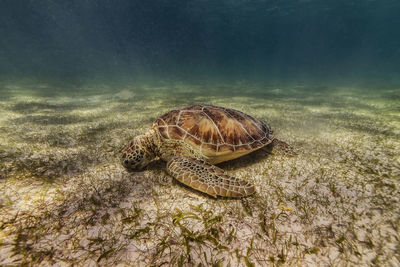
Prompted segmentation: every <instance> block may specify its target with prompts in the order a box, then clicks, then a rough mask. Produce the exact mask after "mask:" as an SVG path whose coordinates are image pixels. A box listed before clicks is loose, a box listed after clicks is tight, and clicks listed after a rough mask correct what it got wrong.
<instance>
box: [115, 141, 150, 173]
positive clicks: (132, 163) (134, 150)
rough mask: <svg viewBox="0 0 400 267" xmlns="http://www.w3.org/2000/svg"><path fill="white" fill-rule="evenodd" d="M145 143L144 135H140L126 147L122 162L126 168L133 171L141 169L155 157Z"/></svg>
mask: <svg viewBox="0 0 400 267" xmlns="http://www.w3.org/2000/svg"><path fill="white" fill-rule="evenodd" d="M145 143H146V142H144V141H143V136H141V135H139V136H136V137H135V138H134V139H133V140H132V141H130V142H129V144H128V145H127V146H126V147H125V148H124V150H123V152H122V157H121V162H122V165H123V166H124V167H125V168H127V169H128V170H131V171H139V170H141V169H143V168H144V167H146V165H147V164H149V163H150V162H151V161H152V160H153V159H154V155H153V154H152V153H151V152H150V151H149V149H148V148H147V146H146V145H145Z"/></svg>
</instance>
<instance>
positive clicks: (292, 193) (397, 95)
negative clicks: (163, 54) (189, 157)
mask: <svg viewBox="0 0 400 267" xmlns="http://www.w3.org/2000/svg"><path fill="white" fill-rule="evenodd" d="M0 93H1V94H0V265H1V266H8V265H10V266H13V265H23V264H27V265H39V264H40V265H43V266H48V265H57V266H64V265H65V266H67V265H71V264H75V265H81V266H95V265H96V264H100V265H103V266H113V265H117V264H119V265H118V266H124V265H126V266H161V265H168V264H171V265H178V266H186V265H187V266H192V265H196V266H200V265H203V266H208V265H212V264H214V265H217V266H238V265H243V266H246V265H247V266H253V264H254V265H255V266H266V265H267V266H268V265H271V266H272V265H280V264H284V265H288V266H292V265H293V266H299V265H300V266H304V265H320V266H326V265H334V266H349V265H352V266H355V265H376V266H382V265H389V266H390V265H391V266H399V265H400V252H399V251H400V245H399V242H400V234H399V233H400V205H399V203H400V190H399V189H400V90H399V89H398V88H394V89H393V88H392V89H388V88H382V89H381V88H380V89H379V90H371V89H368V90H367V89H362V88H361V89H356V88H350V87H339V86H329V87H321V86H307V85H293V86H286V87H285V88H280V87H277V86H266V85H260V84H252V85H248V84H245V83H235V84H222V83H221V84H215V85H207V86H205V85H199V84H183V83H175V84H173V83H166V84H159V85H147V86H146V85H145V84H141V85H126V84H125V85H121V84H119V85H118V84H114V85H109V86H105V85H102V86H99V85H97V86H96V85H90V84H88V85H85V84H82V85H81V86H71V87H68V86H65V85H59V86H54V85H49V84H45V83H37V82H32V83H29V82H18V83H16V82H15V83H10V82H3V83H1V84H0ZM195 103H209V104H213V105H221V106H225V107H230V108H234V109H238V110H241V111H244V112H246V113H248V114H250V115H253V116H255V117H257V118H259V119H261V120H264V121H266V122H268V123H269V124H270V125H271V126H272V128H273V129H274V130H275V133H276V136H277V137H279V138H280V139H282V140H285V141H286V142H288V143H290V144H291V145H292V146H294V147H295V148H296V150H297V153H298V155H297V156H295V157H287V156H285V155H282V154H279V153H271V151H268V150H267V149H263V150H260V151H258V152H255V153H253V154H250V155H248V156H246V157H243V158H240V159H237V160H234V161H231V162H226V163H223V164H221V165H220V166H221V167H222V168H224V169H225V170H227V172H228V173H229V174H231V175H233V176H236V177H240V178H241V179H245V180H248V181H250V182H252V183H254V184H255V186H256V188H257V193H256V194H255V195H253V196H251V197H248V198H245V199H242V200H235V199H217V200H216V199H212V198H209V197H207V196H205V195H202V194H199V193H196V192H194V191H192V190H189V189H187V188H186V187H183V186H181V185H180V184H178V183H177V182H175V181H174V180H172V179H171V178H170V177H168V176H167V175H166V173H165V172H164V163H162V162H155V163H154V164H151V165H150V166H149V167H148V168H147V169H146V170H145V171H143V172H138V173H128V172H126V171H125V170H124V169H123V167H122V166H121V165H120V163H119V154H120V151H121V149H122V148H123V146H124V145H125V144H126V143H127V142H128V141H129V140H130V139H131V138H132V137H134V136H135V135H137V134H139V133H142V132H144V131H145V130H146V129H147V128H148V127H149V126H150V125H151V123H152V121H153V120H154V119H155V118H157V117H158V116H159V115H161V114H163V113H164V112H166V111H168V110H170V109H173V108H177V107H181V106H185V105H190V104H195Z"/></svg>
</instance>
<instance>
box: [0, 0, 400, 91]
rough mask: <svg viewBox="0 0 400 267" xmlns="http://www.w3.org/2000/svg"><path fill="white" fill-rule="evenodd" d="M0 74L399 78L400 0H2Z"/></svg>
mask: <svg viewBox="0 0 400 267" xmlns="http://www.w3.org/2000/svg"><path fill="white" fill-rule="evenodd" d="M0 36H1V38H0V77H1V78H2V79H7V78H10V77H12V78H16V79H18V78H19V77H31V78H38V79H55V80H57V79H58V80H64V81H74V80H78V81H79V80H90V79H100V80H121V79H123V80H143V81H146V80H189V81H193V80H196V81H207V80H218V81H225V80H227V81H235V80H241V81H243V80H245V81H247V80H248V81H262V82H278V83H287V82H318V83H323V84H329V83H336V82H339V83H359V84H369V83H374V84H376V83H378V84H383V85H388V84H389V85H390V84H399V83H400V74H399V69H400V1H397V0H379V1H378V0H377V1H374V0H355V1H350V0H335V1H333V0H320V1H317V0H279V1H278V0H253V1H251V0H224V1H218V0H188V1H183V0H145V1H144V0H140V1H137V0H119V1H111V0H69V1H62V0H58V1H57V0H41V1H33V0H31V1H28V0H2V1H1V2H0Z"/></svg>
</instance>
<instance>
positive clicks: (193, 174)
mask: <svg viewBox="0 0 400 267" xmlns="http://www.w3.org/2000/svg"><path fill="white" fill-rule="evenodd" d="M167 171H168V173H169V174H170V175H171V176H173V177H174V178H175V179H177V180H178V181H179V182H181V183H183V184H185V185H187V186H190V187H191V188H193V189H196V190H198V191H201V192H203V193H206V194H208V195H210V196H212V197H217V196H222V197H245V196H248V195H251V194H253V193H254V192H255V188H254V186H253V185H251V184H250V183H248V182H246V181H243V180H240V179H238V178H235V177H232V176H229V175H227V174H226V173H225V172H224V170H222V169H221V168H218V167H216V166H214V165H211V164H209V163H207V162H205V161H202V160H198V159H193V158H188V157H174V158H172V159H171V160H170V161H169V162H168V164H167Z"/></svg>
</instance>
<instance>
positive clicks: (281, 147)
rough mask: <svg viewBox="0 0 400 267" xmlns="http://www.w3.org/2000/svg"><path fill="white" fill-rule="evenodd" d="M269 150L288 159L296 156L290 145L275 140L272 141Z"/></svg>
mask: <svg viewBox="0 0 400 267" xmlns="http://www.w3.org/2000/svg"><path fill="white" fill-rule="evenodd" d="M271 149H272V151H273V152H275V153H278V154H282V155H285V156H288V157H294V156H296V155H297V153H296V151H295V149H294V148H293V147H292V146H291V145H289V144H288V143H286V142H283V141H281V140H279V139H276V138H275V139H274V140H272V143H271Z"/></svg>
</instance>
